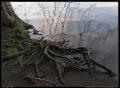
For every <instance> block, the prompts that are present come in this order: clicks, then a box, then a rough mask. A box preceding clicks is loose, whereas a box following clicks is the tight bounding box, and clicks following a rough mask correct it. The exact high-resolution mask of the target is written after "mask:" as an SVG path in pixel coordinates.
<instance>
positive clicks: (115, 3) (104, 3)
mask: <svg viewBox="0 0 120 88" xmlns="http://www.w3.org/2000/svg"><path fill="white" fill-rule="evenodd" d="M11 3H12V5H14V6H18V5H20V4H24V3H26V4H28V5H30V4H33V3H34V4H35V3H38V2H11ZM41 3H45V4H47V5H54V2H41ZM74 3H80V4H81V5H82V6H83V7H86V6H88V5H90V4H97V5H96V6H97V7H110V6H116V7H117V6H118V2H74Z"/></svg>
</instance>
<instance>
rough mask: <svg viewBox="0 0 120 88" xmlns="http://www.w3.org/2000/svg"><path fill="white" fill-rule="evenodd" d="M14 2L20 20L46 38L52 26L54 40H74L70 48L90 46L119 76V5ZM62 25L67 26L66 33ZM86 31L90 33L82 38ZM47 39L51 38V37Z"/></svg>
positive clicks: (94, 54) (113, 3) (100, 61)
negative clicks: (30, 25) (33, 27)
mask: <svg viewBox="0 0 120 88" xmlns="http://www.w3.org/2000/svg"><path fill="white" fill-rule="evenodd" d="M11 3H12V6H13V9H14V11H15V13H16V14H17V15H18V17H20V18H21V19H22V20H24V21H25V22H27V23H30V24H32V25H34V26H35V28H36V30H38V31H39V32H40V33H42V34H43V35H45V36H46V35H49V34H50V30H49V27H50V25H51V34H52V40H56V41H62V40H63V39H66V40H70V44H69V46H70V47H75V48H77V47H80V46H85V47H87V48H88V49H89V50H90V51H92V52H93V57H96V61H97V62H99V63H101V64H102V65H104V66H106V67H108V68H110V69H111V70H112V71H113V72H115V73H116V74H118V3H117V2H72V3H70V4H69V3H68V2H67V3H66V4H65V2H56V6H55V2H11ZM64 6H65V7H64ZM55 8H56V9H55ZM62 9H63V11H62V13H61V15H59V14H60V12H61V10H62ZM85 11H86V12H85ZM65 14H66V16H65ZM59 16H60V19H59V21H58V17H59ZM64 17H65V18H64ZM53 20H54V21H53ZM64 21H65V22H64ZM62 22H63V23H64V28H63V31H62V26H63V25H62ZM85 23H86V24H85ZM56 25H57V27H56ZM55 28H56V32H55ZM84 29H85V30H86V31H85V32H84V33H83V34H82V36H81V37H80V33H82V32H83V30H84ZM31 31H32V30H31ZM63 32H64V33H65V34H66V35H65V34H63ZM31 35H32V34H31ZM32 36H33V37H34V38H35V37H38V36H36V35H32ZM53 36H55V37H53ZM46 38H48V39H49V38H50V36H48V37H46Z"/></svg>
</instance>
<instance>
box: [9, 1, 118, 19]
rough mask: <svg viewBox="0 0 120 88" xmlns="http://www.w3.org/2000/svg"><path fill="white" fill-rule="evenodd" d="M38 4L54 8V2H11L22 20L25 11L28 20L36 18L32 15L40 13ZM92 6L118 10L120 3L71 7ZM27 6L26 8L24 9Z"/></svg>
mask: <svg viewBox="0 0 120 88" xmlns="http://www.w3.org/2000/svg"><path fill="white" fill-rule="evenodd" d="M38 3H40V4H43V5H44V6H48V9H49V10H50V9H53V8H54V2H11V4H12V6H13V9H15V12H16V14H17V15H19V17H20V18H23V19H25V16H24V15H25V10H26V12H27V16H28V18H31V17H32V18H33V17H35V16H33V15H32V13H36V12H38V11H40V8H39V7H38ZM91 4H96V7H117V8H118V2H73V3H71V7H76V6H79V7H82V8H85V7H89V6H90V5H91ZM63 5H64V4H63V3H62V2H58V3H57V6H61V7H62V6H63ZM24 6H25V7H24ZM29 8H31V9H32V10H31V13H30V12H29Z"/></svg>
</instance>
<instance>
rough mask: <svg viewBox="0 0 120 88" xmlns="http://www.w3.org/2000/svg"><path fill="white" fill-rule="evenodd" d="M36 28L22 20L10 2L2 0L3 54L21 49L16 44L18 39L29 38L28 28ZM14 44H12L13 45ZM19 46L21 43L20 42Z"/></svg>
mask: <svg viewBox="0 0 120 88" xmlns="http://www.w3.org/2000/svg"><path fill="white" fill-rule="evenodd" d="M28 28H34V27H33V26H32V25H30V24H27V23H25V22H24V21H22V20H21V19H20V18H19V17H18V16H17V15H16V14H15V12H14V10H13V8H12V6H11V3H10V2H5V1H4V2H2V5H1V36H2V37H1V48H2V49H1V50H2V56H6V55H10V54H12V53H15V52H17V51H20V50H19V49H18V47H16V46H14V44H16V42H17V40H26V39H28V38H29V35H28V32H27V31H26V29H28ZM11 45H12V46H11ZM18 46H19V44H18Z"/></svg>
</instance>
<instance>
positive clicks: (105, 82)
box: [2, 62, 118, 87]
mask: <svg viewBox="0 0 120 88" xmlns="http://www.w3.org/2000/svg"><path fill="white" fill-rule="evenodd" d="M41 67H42V68H43V69H44V70H45V71H46V72H47V73H48V74H47V76H46V77H45V79H48V80H51V81H53V82H55V83H56V84H57V86H76V87H90V86H92V87H93V86H109V87H117V86H118V80H117V79H115V78H114V77H111V76H110V75H108V74H105V73H102V72H99V71H96V73H95V74H94V75H92V76H91V75H90V74H89V73H88V72H87V71H80V70H77V69H66V70H65V72H64V75H63V80H64V82H65V85H62V84H61V83H59V81H58V79H57V75H56V70H55V67H54V65H53V64H52V65H51V62H50V63H45V64H44V65H41ZM13 71H14V68H12V67H11V65H6V66H5V67H4V68H2V87H37V86H39V87H42V86H43V87H44V86H45V87H51V86H54V85H53V84H51V83H48V82H45V81H35V82H31V81H28V80H25V79H23V78H24V77H25V75H28V74H29V75H33V74H35V66H34V65H31V66H28V67H27V66H26V67H25V69H24V70H23V72H22V73H21V74H17V75H15V74H11V73H12V72H13Z"/></svg>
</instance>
